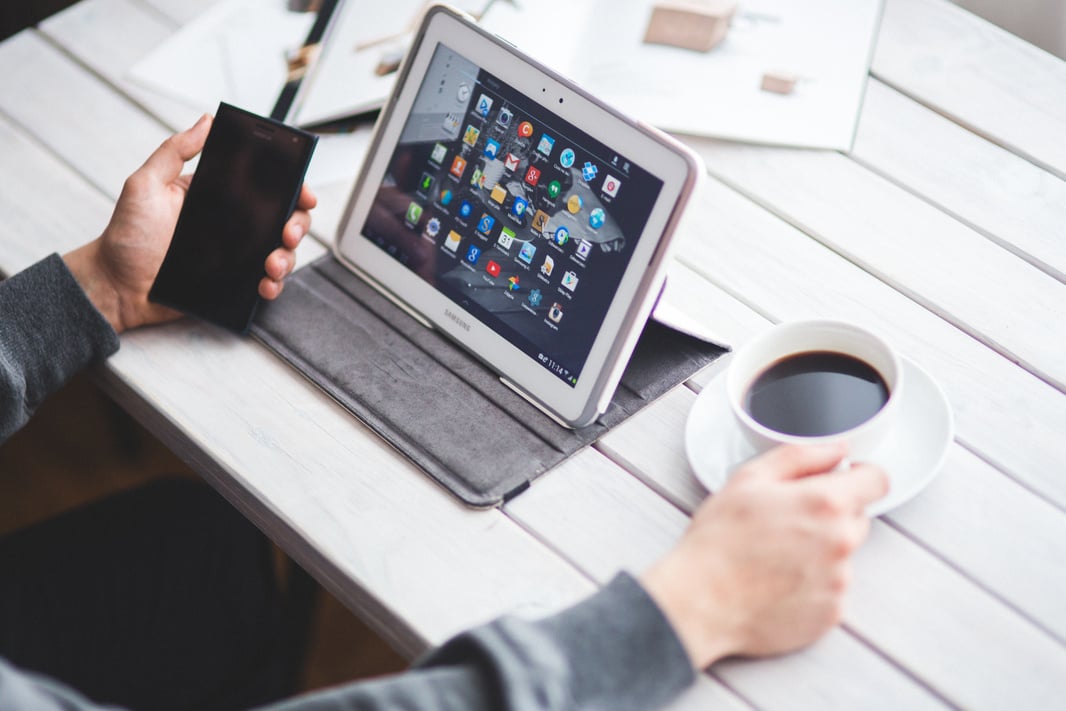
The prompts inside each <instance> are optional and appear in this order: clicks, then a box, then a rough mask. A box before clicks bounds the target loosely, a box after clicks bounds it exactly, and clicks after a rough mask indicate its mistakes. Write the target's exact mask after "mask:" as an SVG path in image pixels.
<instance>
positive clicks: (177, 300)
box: [148, 103, 318, 333]
mask: <svg viewBox="0 0 1066 711" xmlns="http://www.w3.org/2000/svg"><path fill="white" fill-rule="evenodd" d="M317 140H318V139H317V137H315V136H314V135H312V134H309V133H306V132H304V131H300V130H298V129H294V128H291V127H289V126H286V125H284V124H282V123H279V122H277V121H273V120H271V119H267V118H263V117H260V116H256V115H255V114H252V113H249V112H247V111H244V110H242V109H238V108H236V107H234V106H230V105H228V104H225V103H222V104H219V108H218V112H217V114H216V115H215V120H214V122H213V124H212V127H211V132H210V134H209V135H208V137H207V143H206V144H205V146H204V150H203V153H202V154H201V156H200V163H199V165H198V166H197V169H196V172H195V174H194V175H193V178H192V182H191V184H190V185H189V191H188V194H187V195H186V198H185V203H184V204H183V205H182V209H181V213H180V215H179V216H178V222H177V226H176V227H175V230H174V237H173V239H172V241H171V244H170V249H169V250H168V251H167V255H166V257H165V259H164V260H163V264H162V266H161V267H160V270H159V274H158V275H157V276H156V280H155V283H154V284H153V285H152V289H151V291H150V292H149V295H148V298H149V299H150V300H151V301H154V302H156V303H161V304H165V305H166V306H170V307H172V308H175V309H178V310H180V311H184V312H185V313H188V314H192V315H195V316H199V317H201V318H203V319H205V320H208V321H211V322H213V323H216V324H218V325H220V326H224V327H226V328H229V329H231V330H233V331H236V332H238V333H244V332H245V331H247V330H248V326H249V325H250V323H251V320H252V317H253V316H254V315H255V311H256V308H257V306H258V304H259V293H258V285H259V280H260V279H261V278H262V277H263V275H264V271H263V269H264V266H263V265H264V262H265V260H266V258H267V256H268V255H269V254H270V252H271V251H273V250H274V249H276V248H277V247H279V246H280V245H281V234H282V230H283V229H284V227H285V223H286V221H287V220H288V219H289V217H290V216H291V215H292V213H293V210H294V209H295V208H296V202H297V200H298V199H299V195H300V188H301V186H302V184H303V179H304V175H305V173H306V172H307V166H308V164H309V163H310V161H311V155H312V153H313V152H314V148H315V144H316V142H317Z"/></svg>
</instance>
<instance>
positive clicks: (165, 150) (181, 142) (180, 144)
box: [141, 114, 212, 183]
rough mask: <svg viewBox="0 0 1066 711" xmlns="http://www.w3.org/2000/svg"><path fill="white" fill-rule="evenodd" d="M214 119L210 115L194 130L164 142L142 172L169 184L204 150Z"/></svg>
mask: <svg viewBox="0 0 1066 711" xmlns="http://www.w3.org/2000/svg"><path fill="white" fill-rule="evenodd" d="M211 121H212V118H211V116H210V115H209V114H204V115H203V116H201V117H200V120H199V121H197V122H196V123H195V124H194V125H193V127H192V128H189V129H186V130H185V131H182V132H181V133H175V134H174V135H173V136H171V137H170V138H168V139H167V140H165V141H163V143H162V145H160V146H159V148H157V149H155V152H154V153H152V155H150V156H149V157H148V160H146V161H145V162H144V166H143V167H142V168H141V170H142V171H144V172H145V173H147V174H148V176H149V177H150V178H152V179H154V180H156V181H159V182H161V183H169V182H171V181H173V180H175V179H176V178H177V177H178V176H179V175H181V171H182V168H184V167H185V161H188V160H191V159H192V158H194V157H195V156H196V154H197V153H199V152H200V151H201V150H203V147H204V143H205V142H206V141H207V134H208V132H209V131H210V130H211Z"/></svg>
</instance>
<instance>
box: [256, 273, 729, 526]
mask: <svg viewBox="0 0 1066 711" xmlns="http://www.w3.org/2000/svg"><path fill="white" fill-rule="evenodd" d="M251 332H252V334H253V335H254V336H255V337H256V338H258V339H259V340H260V341H262V342H263V343H264V344H265V345H266V346H267V347H269V348H270V349H272V350H273V351H274V352H276V353H277V354H278V355H280V356H281V357H282V358H283V359H285V360H286V361H288V362H289V363H290V364H292V365H293V366H294V367H295V368H296V369H297V370H299V371H300V372H301V373H303V374H304V375H305V376H306V377H308V378H309V379H310V380H311V381H313V382H314V383H315V384H316V385H318V386H319V387H320V388H322V389H323V390H324V391H325V392H326V393H328V394H329V395H330V396H332V397H333V398H334V399H335V400H337V402H339V403H340V404H341V405H343V406H344V407H345V408H347V409H348V410H350V411H351V412H352V413H353V414H354V415H355V416H356V417H358V418H359V419H360V420H362V421H363V422H365V423H366V424H367V425H368V426H369V427H370V428H371V429H373V430H374V431H375V432H377V433H378V434H379V435H380V436H381V437H383V438H384V439H385V440H386V441H388V442H389V443H390V444H392V445H393V446H394V447H395V448H396V449H397V450H399V451H400V452H401V453H402V454H404V455H405V456H406V457H408V458H409V459H410V460H411V461H413V462H414V463H415V464H417V465H418V466H419V467H421V468H422V469H423V470H425V471H426V473H428V474H429V475H430V476H431V477H433V479H435V480H436V481H437V482H439V483H440V484H442V485H443V486H444V487H445V488H447V489H448V490H449V491H451V492H452V493H453V494H455V495H456V496H458V497H459V498H460V499H461V500H462V501H464V502H465V503H466V504H468V505H470V506H475V507H479V508H486V507H491V506H497V505H499V504H501V503H503V502H505V501H507V500H508V499H510V498H512V497H514V496H516V495H518V494H519V493H521V492H522V491H524V490H525V489H526V488H528V487H529V484H530V482H532V480H533V479H535V478H536V477H537V476H539V475H540V474H543V473H544V472H545V471H547V470H548V469H551V468H552V467H554V466H555V465H556V464H558V463H559V462H561V461H562V460H563V459H565V458H566V457H568V456H570V455H571V454H573V453H574V452H576V451H577V450H579V449H580V448H582V447H584V446H585V445H587V444H590V443H592V442H594V441H596V440H597V439H598V438H599V437H600V436H601V435H603V434H604V433H605V432H607V431H608V430H609V429H610V428H612V427H614V426H616V425H617V424H619V423H620V422H622V421H623V420H625V419H626V418H627V417H629V416H630V415H632V414H634V413H635V412H637V411H638V410H639V409H640V408H642V407H643V406H645V405H647V404H648V403H650V402H651V401H653V400H654V399H655V398H657V397H659V396H660V395H662V394H664V393H665V392H667V391H668V390H670V389H671V388H672V387H674V386H675V385H677V384H678V383H680V382H683V381H684V380H686V379H687V378H688V377H690V376H691V375H692V374H693V373H695V372H696V371H697V370H699V369H700V368H702V367H704V366H705V365H707V364H709V363H710V362H711V361H713V360H715V359H716V358H718V357H719V356H720V355H721V354H722V353H723V350H722V349H721V348H719V347H718V346H715V345H712V344H709V343H705V342H703V341H700V340H698V339H696V338H692V337H691V336H687V335H684V334H681V333H679V332H677V331H674V330H672V329H670V328H668V327H666V326H663V325H662V324H659V323H657V322H655V321H649V322H648V324H647V326H646V327H645V329H644V332H643V334H642V335H641V338H640V341H639V343H638V345H637V348H636V350H635V351H634V353H633V356H632V358H631V359H630V363H629V366H628V367H627V369H626V371H625V374H624V375H623V377H622V382H621V385H620V386H619V387H618V390H617V392H616V393H615V396H614V399H613V401H612V402H611V405H610V407H609V408H608V410H607V412H606V413H604V414H603V415H602V416H601V417H600V418H599V420H598V421H597V422H596V423H594V424H592V425H589V426H588V427H584V428H582V429H579V430H571V429H567V428H565V427H562V426H560V425H559V424H557V423H556V422H554V421H553V420H551V419H550V418H549V417H548V416H547V415H545V414H544V413H542V412H541V411H540V410H538V409H537V408H536V407H534V406H533V405H531V404H530V403H528V402H527V401H526V400H524V399H523V398H522V397H521V396H520V395H518V394H517V393H515V392H514V391H513V390H511V389H510V388H509V387H507V386H506V385H504V384H503V383H502V382H500V379H499V377H498V376H497V375H496V374H495V373H493V372H492V371H491V370H489V369H488V368H487V367H486V366H484V365H482V364H481V363H480V362H479V361H478V360H476V359H474V358H473V357H471V356H470V355H469V354H467V353H466V352H465V351H463V350H462V349H460V348H459V347H457V346H456V345H454V344H453V343H452V342H451V341H449V340H448V339H447V338H445V337H444V336H442V335H441V334H440V333H438V332H436V331H434V330H431V329H428V328H426V327H425V326H423V325H422V324H420V323H419V322H418V321H416V320H415V319H414V318H412V317H411V316H410V315H408V314H407V313H406V312H404V311H403V309H401V308H399V307H398V306H396V305H395V304H393V303H392V302H391V301H389V300H388V299H386V298H385V297H384V296H382V295H381V294H379V293H378V292H377V291H375V290H374V289H373V288H372V287H370V286H369V285H367V284H366V282H364V281H363V280H362V279H360V278H359V277H358V276H356V275H355V274H353V273H352V272H350V271H349V270H348V269H347V268H345V267H344V265H342V264H341V263H340V262H338V261H337V260H336V259H334V258H333V257H332V256H331V255H327V256H325V257H322V258H321V259H319V260H318V261H316V262H314V263H312V264H310V265H308V266H307V267H304V268H303V269H300V270H299V271H297V272H296V273H295V274H294V275H293V277H292V278H291V279H290V280H289V282H288V283H286V285H285V291H284V293H283V295H282V296H281V298H279V299H278V300H277V301H274V302H271V303H269V304H263V306H262V307H261V308H260V310H259V313H258V315H257V316H256V320H255V323H254V324H253V325H252V329H251ZM353 466H358V464H356V463H353Z"/></svg>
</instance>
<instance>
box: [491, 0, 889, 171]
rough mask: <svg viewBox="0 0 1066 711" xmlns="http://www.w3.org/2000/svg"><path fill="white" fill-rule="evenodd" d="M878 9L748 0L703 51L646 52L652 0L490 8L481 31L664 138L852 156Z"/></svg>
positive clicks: (554, 1) (877, 4)
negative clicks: (781, 81)
mask: <svg viewBox="0 0 1066 711" xmlns="http://www.w3.org/2000/svg"><path fill="white" fill-rule="evenodd" d="M881 6H882V0H804V1H803V2H796V1H795V0H743V1H742V2H740V4H739V7H738V10H737V13H736V15H735V16H734V18H733V21H732V23H731V25H730V28H729V32H728V34H727V36H726V38H725V39H724V40H723V41H722V43H721V44H719V45H718V46H717V47H715V48H714V49H712V50H710V51H709V52H693V51H690V50H684V49H678V48H674V47H665V46H661V45H651V44H644V43H643V37H644V30H645V28H646V27H647V23H648V19H649V18H650V16H651V8H652V2H651V0H539V1H538V2H536V3H530V2H524V3H522V4H521V6H520V7H516V6H514V5H513V4H507V3H496V4H494V5H493V6H492V7H491V8H490V10H489V11H488V13H487V14H486V16H485V17H484V18H483V20H482V25H483V26H485V28H486V29H488V30H490V31H492V32H495V33H497V34H499V35H500V36H502V37H505V38H507V39H508V40H510V41H512V42H514V43H515V44H516V45H518V46H519V47H521V48H523V49H524V50H525V51H526V52H528V53H530V54H531V55H533V56H534V57H536V58H537V59H538V60H540V61H542V62H544V63H545V64H547V65H549V66H551V67H553V68H555V69H556V70H558V71H559V72H560V73H562V74H564V75H566V76H569V77H571V78H572V79H574V81H576V82H577V83H578V84H580V85H582V86H584V87H585V88H586V89H588V90H589V91H591V92H592V93H594V94H596V95H597V96H599V97H601V98H603V99H604V100H606V101H607V102H609V103H611V104H613V105H614V106H616V107H617V108H619V109H621V110H622V111H624V112H625V113H628V114H630V115H632V116H635V117H637V118H641V119H643V120H645V121H647V122H649V123H651V124H653V125H655V126H658V127H660V128H662V129H664V130H667V131H673V132H677V133H686V134H692V135H705V136H714V137H718V138H726V139H732V140H740V141H749V142H755V143H769V144H778V145H792V146H802V147H812V148H831V149H836V150H849V149H850V148H851V144H852V140H853V136H854V132H855V125H856V123H857V121H858V115H859V110H860V108H861V105H862V96H863V92H864V89H865V85H866V77H867V74H868V72H869V65H870V60H871V55H872V52H873V46H874V42H875V39H876V36H877V29H878V25H879V22H880V17H881ZM546 18H551V19H550V20H548V19H546ZM768 71H784V72H788V73H791V74H795V75H798V76H799V77H800V81H799V83H798V84H797V86H796V88H795V91H794V92H793V93H792V94H787V95H781V94H774V93H771V92H766V91H763V90H762V89H760V84H761V80H762V76H763V74H764V73H765V72H768Z"/></svg>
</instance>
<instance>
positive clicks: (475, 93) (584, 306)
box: [362, 44, 663, 387]
mask: <svg viewBox="0 0 1066 711" xmlns="http://www.w3.org/2000/svg"><path fill="white" fill-rule="evenodd" d="M490 69H491V67H490V68H488V69H486V68H482V67H479V66H477V65H476V64H474V63H472V62H471V61H470V60H468V59H466V58H465V57H463V56H462V55H461V54H460V53H459V52H457V51H454V50H452V49H451V48H449V47H446V46H445V45H443V44H439V45H438V46H437V48H436V50H435V51H434V54H433V57H432V60H431V62H430V65H429V68H428V70H427V72H426V75H425V79H424V80H423V82H422V85H421V86H420V87H419V89H418V92H417V95H416V97H415V100H414V103H413V106H412V109H411V113H410V116H409V117H408V120H407V122H406V123H405V125H404V127H403V130H402V132H401V135H400V138H399V141H398V143H397V146H396V148H395V150H394V152H393V154H392V156H391V157H390V159H389V163H388V168H387V170H386V173H385V176H384V178H383V180H382V183H381V185H380V186H378V189H377V191H376V194H375V197H374V202H373V205H372V206H371V208H370V211H369V213H368V215H367V218H366V222H365V224H364V225H363V228H362V234H363V236H364V237H365V238H366V239H369V240H370V241H371V242H372V243H374V244H376V245H377V246H378V247H380V248H381V249H382V250H384V251H385V252H387V253H388V254H389V255H391V256H392V257H394V258H395V259H396V260H398V261H399V262H400V263H401V264H403V265H405V266H406V267H407V268H408V269H410V270H412V271H413V272H415V273H416V274H418V275H419V276H420V277H421V278H422V279H424V280H425V281H426V282H428V283H429V284H431V285H433V286H434V287H435V288H436V289H437V290H439V291H440V292H442V293H443V294H444V295H445V296H447V297H448V298H450V299H451V300H452V301H454V302H455V303H457V304H459V305H460V306H462V308H463V309H465V310H466V312H467V313H469V314H471V315H473V316H474V317H476V318H478V319H479V320H481V321H482V322H483V323H484V324H486V325H487V326H488V327H489V328H491V329H492V330H493V331H495V332H496V333H498V334H499V335H500V336H502V337H503V338H505V339H506V340H508V341H509V342H510V343H512V344H513V345H514V346H516V347H517V348H518V349H520V350H521V351H523V352H524V353H526V354H528V355H529V356H530V357H532V358H533V359H535V360H536V361H538V362H539V363H540V364H541V365H543V367H544V368H546V369H547V370H548V371H550V372H551V373H553V374H554V375H555V376H557V377H558V378H559V379H560V380H562V381H563V382H565V383H567V384H569V385H570V386H571V387H574V386H576V385H577V383H578V380H579V379H580V377H581V372H582V369H583V367H584V365H585V362H586V360H587V358H588V355H589V351H590V350H591V348H592V345H593V343H594V341H595V340H596V336H597V334H598V332H599V329H600V325H601V323H602V322H603V319H604V316H605V315H606V313H607V311H608V308H609V307H610V304H611V300H612V298H613V297H614V294H615V291H616V290H617V288H618V285H619V283H620V282H621V280H622V276H623V274H624V272H625V270H626V267H627V265H628V263H629V260H630V258H631V256H632V254H633V251H634V249H635V246H636V241H637V239H639V237H640V235H641V234H642V232H643V230H644V226H645V224H646V223H647V220H648V216H649V214H650V213H651V211H652V208H653V206H654V205H655V202H656V200H657V198H658V196H659V192H660V191H661V190H662V187H663V182H662V181H661V180H660V179H658V178H656V177H655V176H654V175H652V174H651V173H649V172H648V171H647V170H645V169H643V168H642V167H641V166H639V165H636V164H635V163H633V162H631V161H630V160H629V159H628V158H626V156H625V149H624V147H623V146H618V147H611V146H607V145H604V144H603V143H601V142H599V141H597V140H596V139H595V138H593V137H592V136H590V135H589V134H588V133H586V132H584V131H581V130H579V129H577V128H576V127H575V126H573V125H572V124H570V123H568V122H566V121H564V120H562V119H560V118H559V117H558V116H557V115H556V114H554V113H552V112H551V111H550V110H549V109H548V108H547V107H545V106H544V105H542V104H541V103H539V102H538V101H537V100H536V97H530V96H527V95H524V94H522V93H520V92H518V91H517V90H515V89H514V88H513V87H512V86H509V85H508V84H507V83H505V82H503V81H501V80H500V79H499V78H498V77H496V76H494V75H493V74H492V72H491V71H489V70H490ZM455 318H456V319H458V318H459V317H458V316H455Z"/></svg>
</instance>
